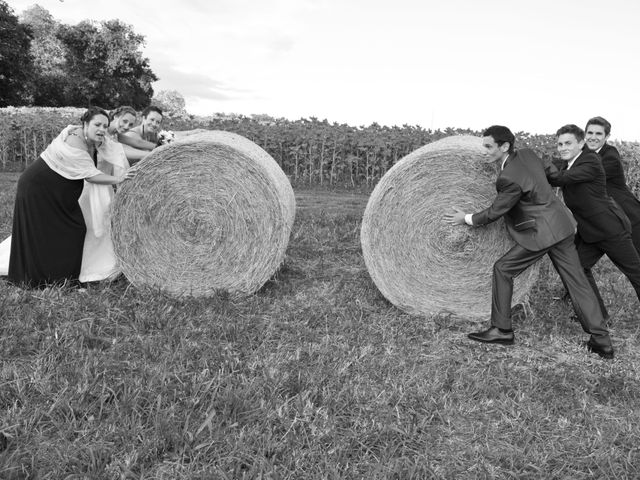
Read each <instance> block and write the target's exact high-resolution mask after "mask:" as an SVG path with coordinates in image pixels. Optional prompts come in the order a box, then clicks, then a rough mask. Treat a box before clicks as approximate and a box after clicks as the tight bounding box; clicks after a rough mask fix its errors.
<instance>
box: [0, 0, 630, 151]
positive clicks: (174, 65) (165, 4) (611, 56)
mask: <svg viewBox="0 0 640 480" xmlns="http://www.w3.org/2000/svg"><path fill="white" fill-rule="evenodd" d="M7 3H8V4H9V5H10V6H11V7H12V8H13V10H14V13H15V14H20V13H21V12H22V11H23V10H25V9H26V8H28V7H30V6H32V5H34V4H38V5H40V6H41V7H43V8H45V9H47V10H48V11H49V12H50V13H51V15H52V16H53V17H54V18H55V19H56V20H58V21H60V22H62V23H67V24H76V23H78V22H79V21H81V20H85V19H90V20H96V21H100V20H110V19H116V18H117V19H120V20H121V21H123V22H125V23H127V24H129V25H132V26H133V28H134V31H135V32H136V33H138V34H141V35H144V37H145V40H146V45H145V47H144V50H143V54H144V56H146V57H147V58H148V59H149V65H150V67H151V69H152V70H153V72H154V73H155V74H156V75H157V76H158V77H159V80H158V81H157V82H155V83H154V85H153V88H154V90H155V91H156V92H158V91H161V90H177V91H178V92H180V93H181V94H182V96H183V97H184V98H185V101H186V109H187V111H188V112H189V113H192V114H195V115H210V114H213V113H216V112H223V113H238V114H244V115H251V114H267V115H270V116H272V117H284V118H288V119H290V120H296V119H299V118H309V117H316V118H319V119H327V120H328V121H329V122H338V123H348V124H350V125H353V126H360V125H370V124H371V123H373V122H377V123H379V124H381V125H389V126H391V125H398V126H401V125H403V124H409V125H420V126H422V127H424V128H431V129H437V128H441V129H444V128H446V127H452V128H471V129H473V130H482V129H483V128H486V127H488V126H490V125H493V124H501V125H506V126H508V127H509V128H511V129H512V130H513V131H514V132H520V131H523V132H529V133H536V134H549V133H554V132H555V131H556V130H557V129H558V128H559V127H561V126H562V125H565V124H567V123H575V124H577V125H579V126H581V127H582V128H584V126H585V123H586V121H587V120H588V119H589V118H590V117H592V116H596V115H601V116H603V117H605V118H606V119H607V120H609V121H610V122H611V123H612V125H613V128H612V135H611V137H612V138H613V139H620V140H629V141H640V28H638V26H637V25H638V24H639V23H640V1H637V0H607V1H604V0H528V1H526V2H523V1H518V0H483V1H478V0H438V1H434V0H393V1H391V0H180V1H169V0H156V1H147V0H135V1H132V0H128V1H122V0H109V1H101V0H98V1H95V0H94V1H87V0H8V1H7Z"/></svg>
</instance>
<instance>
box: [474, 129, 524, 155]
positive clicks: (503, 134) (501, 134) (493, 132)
mask: <svg viewBox="0 0 640 480" xmlns="http://www.w3.org/2000/svg"><path fill="white" fill-rule="evenodd" d="M482 136H483V137H491V138H493V140H494V141H495V142H496V144H498V146H500V145H502V144H503V143H509V153H513V150H514V144H515V143H516V137H515V135H514V134H513V133H511V130H509V129H508V128H507V127H504V126H502V125H491V126H490V127H489V128H487V129H486V130H485V131H484V133H483V134H482Z"/></svg>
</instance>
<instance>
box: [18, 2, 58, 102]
mask: <svg viewBox="0 0 640 480" xmlns="http://www.w3.org/2000/svg"><path fill="white" fill-rule="evenodd" d="M19 19H20V23H21V24H23V25H26V26H27V27H29V29H30V30H31V32H32V35H33V40H32V41H31V48H30V52H31V56H32V58H33V63H34V72H33V77H32V82H31V87H32V101H33V105H37V106H49V107H60V106H64V105H66V98H65V85H66V84H67V75H66V71H65V70H66V59H65V51H66V50H65V46H64V45H63V44H62V42H61V41H60V40H59V39H58V37H57V36H56V33H57V32H58V30H59V28H60V22H58V21H56V20H55V19H54V18H53V16H52V15H51V14H50V13H49V11H48V10H46V9H45V8H42V7H41V6H40V5H33V6H32V7H30V8H28V9H27V10H25V11H24V12H22V14H21V15H20V17H19Z"/></svg>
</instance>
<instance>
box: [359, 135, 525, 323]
mask: <svg viewBox="0 0 640 480" xmlns="http://www.w3.org/2000/svg"><path fill="white" fill-rule="evenodd" d="M495 176H496V171H495V167H494V165H493V164H488V163H486V161H485V159H484V153H483V149H482V140H481V139H480V138H479V137H473V136H469V135H464V136H455V137H447V138H444V139H442V140H439V141H437V142H434V143H430V144H428V145H426V146H424V147H422V148H419V149H418V150H416V151H414V152H412V153H410V154H409V155H407V156H406V157H404V158H403V159H402V160H400V161H399V162H398V163H397V164H396V165H394V166H393V167H392V168H391V169H390V170H389V171H388V172H387V173H386V175H385V176H384V177H383V178H382V179H381V180H380V182H379V183H378V185H377V186H376V188H375V189H374V191H373V193H372V194H371V197H370V198H369V202H368V204H367V207H366V210H365V213H364V218H363V221H362V229H361V243H362V252H363V255H364V260H365V263H366V265H367V269H368V270H369V274H370V275H371V278H372V279H373V281H374V283H375V284H376V286H377V287H378V289H379V290H380V292H382V294H383V295H384V296H385V297H386V298H387V299H388V300H389V301H390V302H391V303H393V304H394V305H396V306H397V307H398V308H400V309H402V310H404V311H406V312H408V313H411V314H416V315H433V314H438V313H442V312H448V313H452V314H455V315H459V316H461V317H466V318H470V319H483V318H486V317H487V316H488V315H489V314H490V311H491V275H492V266H493V263H494V262H495V261H496V260H497V259H498V258H499V257H500V256H501V255H502V254H503V253H504V252H505V251H506V250H508V249H509V248H510V247H511V246H512V245H513V241H512V240H511V238H510V237H509V236H508V234H507V232H506V231H505V228H504V225H503V221H502V220H500V221H498V222H494V223H492V224H490V225H488V226H486V227H483V228H475V229H471V228H470V229H459V228H455V227H453V226H451V225H449V224H447V223H446V222H443V220H442V214H443V212H445V211H447V210H450V208H451V205H457V206H459V207H460V208H463V209H466V211H477V210H480V209H482V208H485V207H486V206H487V205H489V204H490V203H491V201H492V200H493V198H494V197H495V192H496V191H495ZM537 273H538V271H537V267H536V266H534V267H532V268H529V269H528V270H526V271H525V272H524V273H523V274H522V275H520V276H519V277H518V278H517V279H516V284H515V288H514V295H513V301H514V303H520V302H523V301H524V300H525V299H526V297H527V293H528V291H529V289H530V288H531V286H532V285H533V283H534V282H535V280H536V278H537Z"/></svg>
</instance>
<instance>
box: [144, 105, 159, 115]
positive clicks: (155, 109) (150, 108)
mask: <svg viewBox="0 0 640 480" xmlns="http://www.w3.org/2000/svg"><path fill="white" fill-rule="evenodd" d="M151 112H156V113H158V114H160V116H162V109H161V108H160V107H156V106H155V105H149V106H148V107H147V108H145V109H144V110H143V111H142V116H143V117H144V118H147V115H149V114H150V113H151Z"/></svg>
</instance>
